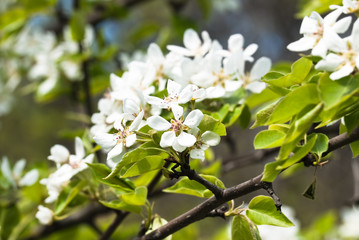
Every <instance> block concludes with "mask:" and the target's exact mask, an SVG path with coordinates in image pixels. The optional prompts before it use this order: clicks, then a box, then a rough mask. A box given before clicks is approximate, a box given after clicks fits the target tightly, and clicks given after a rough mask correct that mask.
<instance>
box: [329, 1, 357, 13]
mask: <svg viewBox="0 0 359 240" xmlns="http://www.w3.org/2000/svg"><path fill="white" fill-rule="evenodd" d="M342 3H343V5H342V6H338V5H330V8H331V9H340V10H341V11H342V12H343V13H345V14H348V13H355V12H358V11H359V1H357V0H343V2H342Z"/></svg>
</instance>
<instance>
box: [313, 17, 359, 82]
mask: <svg viewBox="0 0 359 240" xmlns="http://www.w3.org/2000/svg"><path fill="white" fill-rule="evenodd" d="M341 42H342V46H343V47H342V48H341V49H339V50H338V51H337V53H329V54H328V55H327V56H326V57H325V58H324V59H323V60H321V61H319V62H318V63H317V64H316V66H315V69H317V70H323V71H330V72H333V73H332V74H330V78H331V79H332V80H337V79H340V78H342V77H345V76H348V75H350V74H351V73H352V72H353V71H354V70H355V68H356V69H359V54H358V52H359V20H357V21H355V23H354V26H353V30H352V33H351V35H350V36H349V37H348V38H346V39H343V40H341Z"/></svg>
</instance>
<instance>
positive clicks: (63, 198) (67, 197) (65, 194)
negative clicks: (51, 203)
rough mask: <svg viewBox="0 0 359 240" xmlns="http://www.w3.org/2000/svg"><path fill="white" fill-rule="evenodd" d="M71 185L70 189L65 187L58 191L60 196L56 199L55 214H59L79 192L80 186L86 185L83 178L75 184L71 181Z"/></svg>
mask: <svg viewBox="0 0 359 240" xmlns="http://www.w3.org/2000/svg"><path fill="white" fill-rule="evenodd" d="M71 185H73V186H71ZM71 185H70V189H65V190H64V191H62V192H61V193H60V196H59V198H58V199H57V201H56V207H55V211H54V213H55V215H59V214H61V213H62V212H63V211H64V210H65V208H66V207H67V206H68V205H69V204H70V203H71V201H72V200H73V199H74V198H75V197H76V196H77V195H78V194H79V192H80V191H81V190H82V188H83V187H85V186H86V185H87V181H85V180H83V181H80V182H77V183H75V184H73V183H72V184H71Z"/></svg>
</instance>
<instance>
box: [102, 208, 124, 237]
mask: <svg viewBox="0 0 359 240" xmlns="http://www.w3.org/2000/svg"><path fill="white" fill-rule="evenodd" d="M128 214H129V212H123V211H116V217H115V220H114V221H113V222H112V223H111V225H110V226H109V227H108V228H107V230H106V231H105V232H104V234H103V235H102V236H101V238H100V240H107V239H110V237H111V235H112V234H113V233H114V232H115V231H116V229H117V227H118V226H119V225H120V224H121V222H122V221H123V220H124V219H125V218H126V217H127V215H128Z"/></svg>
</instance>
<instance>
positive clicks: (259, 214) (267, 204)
mask: <svg viewBox="0 0 359 240" xmlns="http://www.w3.org/2000/svg"><path fill="white" fill-rule="evenodd" d="M246 215H247V217H248V218H249V219H250V220H251V221H252V222H253V223H255V224H257V225H273V226H279V227H291V226H294V224H293V223H292V222H291V221H290V220H289V219H288V218H287V217H286V216H285V215H284V214H283V213H281V212H280V211H278V210H277V208H276V206H275V204H274V201H273V199H272V198H271V197H267V196H257V197H255V198H253V199H252V200H251V201H250V203H249V205H248V210H247V211H246Z"/></svg>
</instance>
